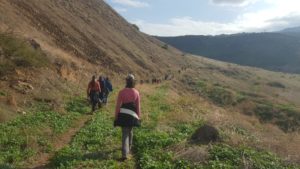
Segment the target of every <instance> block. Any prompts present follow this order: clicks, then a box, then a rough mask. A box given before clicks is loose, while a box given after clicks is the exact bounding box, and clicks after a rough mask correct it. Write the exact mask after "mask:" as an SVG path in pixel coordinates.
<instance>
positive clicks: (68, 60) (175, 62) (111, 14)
mask: <svg viewBox="0 0 300 169" xmlns="http://www.w3.org/2000/svg"><path fill="white" fill-rule="evenodd" d="M0 16H1V17H0V30H1V32H2V33H1V39H2V40H3V39H4V38H6V39H8V40H10V42H11V43H6V41H5V40H3V41H2V42H3V43H2V45H1V48H3V49H1V48H0V49H1V50H0V51H3V52H2V53H3V56H2V57H3V59H2V63H1V64H0V71H1V73H0V74H1V79H2V81H1V82H0V85H1V88H3V89H6V90H5V91H7V93H8V94H7V95H13V96H12V97H13V98H12V99H11V100H15V101H14V103H13V105H16V106H15V107H19V106H21V107H22V105H24V104H27V101H24V99H23V98H25V97H27V96H28V95H30V96H29V97H28V98H27V99H28V100H30V98H36V99H37V100H41V97H42V99H43V98H45V99H46V100H49V101H51V100H55V99H54V97H57V96H60V95H61V93H64V92H67V91H68V90H66V89H65V88H64V87H63V86H64V85H66V84H65V82H66V83H69V82H72V83H69V84H70V85H73V87H74V82H75V86H76V87H75V88H78V86H81V87H82V86H86V83H87V81H88V80H89V79H90V76H91V75H92V74H93V73H96V74H97V75H100V74H106V75H109V76H120V75H123V76H124V75H125V74H127V73H128V72H134V73H135V74H136V75H137V76H140V77H144V78H146V77H147V78H152V77H153V76H162V75H165V74H166V73H167V72H170V71H171V70H173V69H177V68H176V67H178V66H179V65H181V64H184V62H183V59H182V58H183V57H182V56H181V55H180V54H179V52H178V51H177V50H176V49H171V48H170V49H168V50H166V49H163V48H161V46H162V45H163V44H162V43H161V42H160V41H158V40H156V39H155V38H152V37H149V36H147V35H145V34H143V33H141V32H139V31H138V29H137V28H136V27H134V26H133V25H131V24H130V23H128V22H127V21H126V20H124V19H123V18H122V17H121V16H120V15H119V14H117V13H116V12H115V11H114V10H112V9H111V7H109V6H108V5H107V4H106V3H105V2H103V1H102V0H87V1H86V0H79V1H77V0H76V1H75V0H68V1H64V0H49V1H43V2H42V3H41V2H40V1H39V0H30V1H19V0H2V1H1V4H0ZM11 35H12V36H13V37H12V36H11ZM28 44H29V46H28ZM4 45H6V46H4ZM20 45H21V46H22V49H20V48H19V47H18V46H20ZM30 48H34V49H35V48H36V50H32V49H30ZM6 49H9V50H6ZM16 49H18V50H20V51H21V52H18V53H22V54H20V56H21V57H23V56H24V55H23V54H24V53H26V54H25V55H26V56H28V57H23V58H22V59H23V60H22V63H21V62H20V61H16V59H15V58H14V56H13V55H14V54H13V53H10V52H9V51H13V50H16ZM27 51H31V54H29V53H28V52H27ZM34 52H36V53H41V54H37V55H36V54H33V53H34ZM0 53H1V52H0ZM32 54H33V55H34V56H35V55H36V56H37V57H35V58H31V56H32ZM4 55H5V56H4ZM24 58H25V59H24ZM36 60H44V62H47V63H48V64H47V66H40V65H38V64H35V63H36V62H35V61H36ZM16 62H18V64H16ZM23 62H26V63H25V65H24V64H23ZM32 62H34V63H32ZM8 65H10V66H8ZM30 65H31V66H30ZM29 68H30V69H29ZM8 86H14V87H9V88H7V87H8ZM26 86H30V87H29V89H27V88H28V87H26ZM12 88H18V89H19V90H17V91H16V90H12V91H11V89H12ZM40 89H41V90H40ZM42 89H47V90H48V91H55V92H50V93H49V92H47V96H46V95H45V94H44V95H41V93H44V91H42ZM25 90H26V91H25ZM8 91H11V92H8ZM24 93H26V95H25V96H24ZM52 93H55V94H52ZM32 95H33V96H32ZM48 95H49V96H48ZM14 98H22V99H14ZM18 105H19V106H18ZM2 110H3V111H4V110H8V109H2ZM16 110H18V111H22V110H21V109H18V108H14V110H13V111H16ZM9 112H11V110H9ZM2 113H4V112H2Z"/></svg>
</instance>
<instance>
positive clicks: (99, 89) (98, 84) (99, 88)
mask: <svg viewBox="0 0 300 169" xmlns="http://www.w3.org/2000/svg"><path fill="white" fill-rule="evenodd" d="M97 86H98V91H99V93H100V92H101V87H100V83H99V82H97Z"/></svg>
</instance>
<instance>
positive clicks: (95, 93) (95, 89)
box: [87, 76, 101, 112]
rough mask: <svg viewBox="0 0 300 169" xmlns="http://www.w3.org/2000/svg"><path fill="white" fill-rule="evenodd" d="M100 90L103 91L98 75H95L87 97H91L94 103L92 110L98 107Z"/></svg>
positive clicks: (90, 83)
mask: <svg viewBox="0 0 300 169" xmlns="http://www.w3.org/2000/svg"><path fill="white" fill-rule="evenodd" d="M100 92H101V88H100V84H99V82H98V81H97V80H96V76H93V77H92V80H91V81H90V82H89V85H88V88H87V97H88V98H89V99H90V102H91V104H92V112H93V111H95V109H96V105H97V103H98V100H99V93H100Z"/></svg>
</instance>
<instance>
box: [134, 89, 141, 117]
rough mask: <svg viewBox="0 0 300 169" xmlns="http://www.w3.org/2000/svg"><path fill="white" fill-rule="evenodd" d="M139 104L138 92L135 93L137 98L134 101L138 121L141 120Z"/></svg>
mask: <svg viewBox="0 0 300 169" xmlns="http://www.w3.org/2000/svg"><path fill="white" fill-rule="evenodd" d="M140 102H141V98H140V94H139V92H137V98H136V100H135V105H136V111H137V112H136V113H137V115H138V117H139V119H141V104H140Z"/></svg>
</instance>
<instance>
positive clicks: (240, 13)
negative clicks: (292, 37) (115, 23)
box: [105, 0, 300, 36]
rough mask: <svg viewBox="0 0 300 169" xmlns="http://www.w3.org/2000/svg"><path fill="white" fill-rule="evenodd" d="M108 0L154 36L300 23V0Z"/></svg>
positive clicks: (271, 28)
mask: <svg viewBox="0 0 300 169" xmlns="http://www.w3.org/2000/svg"><path fill="white" fill-rule="evenodd" d="M105 1H106V2H107V3H108V4H110V5H111V6H112V7H113V8H114V9H115V10H116V11H117V12H118V13H119V14H121V15H122V16H123V17H124V18H125V19H127V20H128V21H129V22H131V23H134V24H136V25H138V26H139V27H140V30H141V31H143V32H145V33H147V34H150V35H159V36H178V35H218V34H231V33H239V32H264V31H277V30H281V29H284V28H287V27H295V26H300V0H105Z"/></svg>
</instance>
